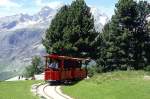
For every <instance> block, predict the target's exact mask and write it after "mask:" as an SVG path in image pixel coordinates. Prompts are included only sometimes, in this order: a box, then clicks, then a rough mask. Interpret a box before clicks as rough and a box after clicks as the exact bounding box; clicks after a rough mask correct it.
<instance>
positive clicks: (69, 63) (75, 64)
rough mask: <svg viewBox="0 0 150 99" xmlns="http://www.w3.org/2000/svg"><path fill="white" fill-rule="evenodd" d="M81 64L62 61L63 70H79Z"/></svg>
mask: <svg viewBox="0 0 150 99" xmlns="http://www.w3.org/2000/svg"><path fill="white" fill-rule="evenodd" d="M81 64H82V63H81V62H79V61H72V60H66V61H64V68H77V67H78V68H80V67H81Z"/></svg>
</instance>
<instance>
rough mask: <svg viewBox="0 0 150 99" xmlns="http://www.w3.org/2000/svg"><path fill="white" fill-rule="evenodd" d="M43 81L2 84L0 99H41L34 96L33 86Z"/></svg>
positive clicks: (0, 86)
mask: <svg viewBox="0 0 150 99" xmlns="http://www.w3.org/2000/svg"><path fill="white" fill-rule="evenodd" d="M39 82H41V81H14V82H0V99H39V98H38V97H37V96H34V95H33V93H32V92H31V91H30V90H31V85H32V84H35V83H39Z"/></svg>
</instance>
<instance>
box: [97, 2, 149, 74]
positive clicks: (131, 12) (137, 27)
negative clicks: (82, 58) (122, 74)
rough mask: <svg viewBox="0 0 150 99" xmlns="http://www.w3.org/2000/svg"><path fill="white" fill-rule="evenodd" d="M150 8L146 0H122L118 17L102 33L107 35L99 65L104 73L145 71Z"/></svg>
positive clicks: (116, 10) (116, 15)
mask: <svg viewBox="0 0 150 99" xmlns="http://www.w3.org/2000/svg"><path fill="white" fill-rule="evenodd" d="M148 8H149V4H148V3H147V2H143V1H141V2H139V3H136V2H135V1H133V0H119V1H118V3H117V4H116V9H115V15H113V16H112V19H111V22H110V23H109V24H107V25H106V26H105V28H104V31H103V33H101V35H105V36H104V38H105V46H102V47H104V48H103V50H102V52H100V53H101V54H100V56H99V57H100V58H99V60H98V61H97V62H98V64H100V65H101V68H102V69H103V71H112V70H116V69H117V70H118V69H121V70H122V69H125V70H126V69H127V68H134V69H142V68H143V67H144V66H146V65H147V64H148V58H147V57H148V56H149V51H148V49H149V48H150V47H149V45H150V44H149V34H148V27H147V22H146V16H147V15H148V13H149V9H148Z"/></svg>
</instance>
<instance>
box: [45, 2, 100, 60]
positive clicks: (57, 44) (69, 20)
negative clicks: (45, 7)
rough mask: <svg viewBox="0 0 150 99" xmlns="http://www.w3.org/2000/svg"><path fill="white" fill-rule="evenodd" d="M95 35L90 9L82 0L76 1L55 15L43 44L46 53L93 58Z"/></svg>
mask: <svg viewBox="0 0 150 99" xmlns="http://www.w3.org/2000/svg"><path fill="white" fill-rule="evenodd" d="M97 35H98V33H96V31H95V28H94V19H93V16H92V15H91V13H90V8H89V7H88V6H87V5H86V3H85V1H84V0H76V1H73V2H72V4H71V5H70V6H64V7H62V8H61V10H60V11H59V12H58V13H57V15H56V17H55V18H54V19H53V20H52V23H51V25H50V27H49V29H48V30H47V31H46V36H45V39H44V40H43V44H44V46H45V47H46V50H47V52H48V53H51V52H55V53H57V54H61V55H69V56H79V57H85V56H86V57H87V56H88V57H93V56H94V55H93V53H92V52H94V50H95V47H94V46H93V45H92V42H93V41H94V40H95V37H96V36H97Z"/></svg>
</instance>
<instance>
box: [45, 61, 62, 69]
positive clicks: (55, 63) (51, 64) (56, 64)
mask: <svg viewBox="0 0 150 99" xmlns="http://www.w3.org/2000/svg"><path fill="white" fill-rule="evenodd" d="M48 67H49V68H55V69H58V67H59V62H58V60H53V59H51V60H49V61H48Z"/></svg>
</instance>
